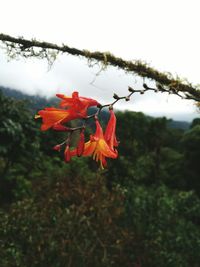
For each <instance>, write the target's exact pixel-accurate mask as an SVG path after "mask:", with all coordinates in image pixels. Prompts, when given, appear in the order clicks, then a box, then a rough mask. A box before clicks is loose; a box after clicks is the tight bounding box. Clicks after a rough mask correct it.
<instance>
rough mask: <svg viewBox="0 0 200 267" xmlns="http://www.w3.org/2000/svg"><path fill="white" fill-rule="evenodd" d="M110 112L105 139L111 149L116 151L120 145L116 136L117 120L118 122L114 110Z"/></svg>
mask: <svg viewBox="0 0 200 267" xmlns="http://www.w3.org/2000/svg"><path fill="white" fill-rule="evenodd" d="M109 111H110V119H109V121H108V124H107V127H106V130H105V134H104V138H105V140H106V142H107V144H108V145H109V147H110V148H111V149H113V150H115V147H117V146H118V144H119V142H118V141H117V138H116V134H115V131H116V121H117V120H116V116H115V113H114V111H113V109H110V110H109Z"/></svg>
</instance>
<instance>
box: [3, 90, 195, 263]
mask: <svg viewBox="0 0 200 267" xmlns="http://www.w3.org/2000/svg"><path fill="white" fill-rule="evenodd" d="M0 106H1V109H0V266H3V267H12V266H13V267H15V266H19V267H27V266H31V267H65V266H71V267H73V266H78V267H79V266H80V267H82V266H91V267H93V266H95V267H98V266H105V267H109V266H120V267H121V266H127V267H129V266H133V267H155V266H159V267H162V266H163V267H177V266H179V267H188V266H190V267H198V266H199V262H200V253H199V251H200V180H199V179H200V120H199V119H196V120H194V121H193V123H192V124H191V126H190V129H187V130H183V129H177V128H171V127H169V126H170V123H169V121H168V120H167V119H165V118H157V119H153V118H150V117H147V116H145V115H144V114H142V113H134V112H125V113H121V112H119V113H118V114H117V118H118V129H117V136H118V139H119V140H120V146H119V155H120V156H119V158H118V159H117V160H110V161H109V162H108V169H107V170H104V171H99V170H98V166H97V165H96V163H95V162H93V161H92V160H91V159H90V158H89V159H88V158H76V159H75V158H74V159H73V161H72V162H71V163H70V164H65V163H64V161H63V156H62V155H59V154H58V153H57V152H55V151H53V150H52V147H53V146H54V145H55V144H57V143H58V142H59V141H62V139H63V136H62V134H60V133H59V134H58V133H54V132H51V131H49V132H45V133H42V132H40V131H39V128H40V122H38V121H34V119H33V110H34V109H35V106H34V105H33V104H28V103H25V102H24V101H22V100H19V99H18V100H16V99H12V98H10V97H6V96H4V95H3V94H0ZM44 106H46V102H45V100H44V103H42V100H41V106H40V107H39V108H43V107H44ZM37 108H38V107H37Z"/></svg>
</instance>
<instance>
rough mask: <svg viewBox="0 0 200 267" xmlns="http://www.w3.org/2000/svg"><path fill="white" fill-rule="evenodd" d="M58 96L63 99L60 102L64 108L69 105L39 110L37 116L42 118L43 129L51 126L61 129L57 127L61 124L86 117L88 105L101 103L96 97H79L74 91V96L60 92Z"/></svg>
mask: <svg viewBox="0 0 200 267" xmlns="http://www.w3.org/2000/svg"><path fill="white" fill-rule="evenodd" d="M57 96H58V97H59V98H61V99H63V100H62V101H61V103H60V106H61V107H63V108H64V107H65V108H66V107H67V109H59V108H53V107H51V108H45V109H44V110H40V111H39V112H38V114H39V115H36V116H35V118H36V119H37V118H42V122H43V124H42V126H41V130H42V131H46V130H48V129H49V128H51V127H55V130H60V129H61V127H57V126H58V125H59V124H63V123H66V122H68V121H70V120H74V119H81V118H85V117H86V116H87V109H88V107H91V106H96V105H98V104H99V103H98V102H97V101H96V100H94V99H91V98H86V97H79V95H78V92H73V94H72V97H67V96H65V95H60V94H57ZM56 125H57V126H56ZM63 130H64V129H63Z"/></svg>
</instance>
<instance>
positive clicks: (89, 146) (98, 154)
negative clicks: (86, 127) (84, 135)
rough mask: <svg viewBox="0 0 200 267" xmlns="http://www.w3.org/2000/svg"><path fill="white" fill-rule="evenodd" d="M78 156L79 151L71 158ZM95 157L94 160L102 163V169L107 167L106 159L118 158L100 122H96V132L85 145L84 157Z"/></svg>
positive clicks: (72, 153) (73, 151) (73, 152)
mask: <svg viewBox="0 0 200 267" xmlns="http://www.w3.org/2000/svg"><path fill="white" fill-rule="evenodd" d="M75 155H77V149H74V150H72V151H71V156H75ZM91 155H93V159H94V160H96V161H100V165H101V168H102V169H103V168H104V166H106V160H105V158H106V157H107V158H113V159H115V158H116V157H117V153H116V151H114V150H113V149H112V148H110V147H109V145H108V144H107V142H106V140H105V138H104V135H103V131H102V128H101V125H100V124H99V121H98V120H96V132H95V134H94V135H91V136H90V140H89V141H88V142H87V143H85V146H84V150H83V153H82V156H85V157H86V156H91Z"/></svg>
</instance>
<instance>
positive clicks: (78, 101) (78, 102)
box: [56, 92, 99, 116]
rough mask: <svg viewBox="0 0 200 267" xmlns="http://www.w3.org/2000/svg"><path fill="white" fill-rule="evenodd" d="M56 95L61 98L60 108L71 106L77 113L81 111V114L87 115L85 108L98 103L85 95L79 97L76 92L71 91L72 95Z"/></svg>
mask: <svg viewBox="0 0 200 267" xmlns="http://www.w3.org/2000/svg"><path fill="white" fill-rule="evenodd" d="M56 96H57V97H59V98H61V99H62V101H61V102H60V107H62V108H66V107H68V108H72V109H73V110H75V111H76V112H78V113H81V114H82V115H83V116H86V115H87V109H88V108H89V107H92V106H97V105H98V104H99V103H98V102H97V101H96V100H94V99H92V98H87V97H82V96H80V97H79V94H78V92H73V93H72V97H69V96H65V95H63V94H56Z"/></svg>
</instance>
